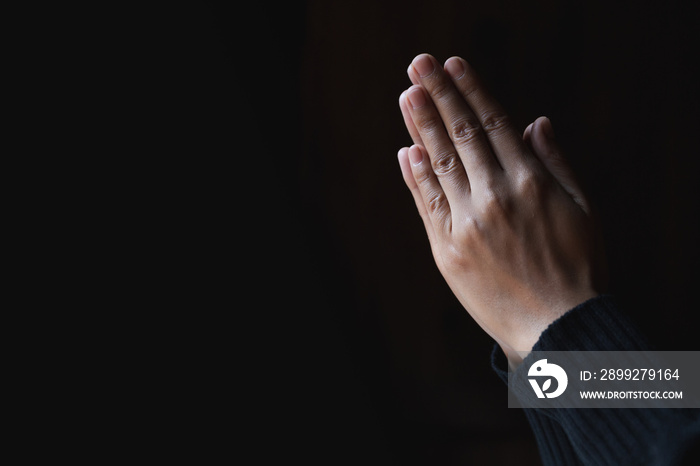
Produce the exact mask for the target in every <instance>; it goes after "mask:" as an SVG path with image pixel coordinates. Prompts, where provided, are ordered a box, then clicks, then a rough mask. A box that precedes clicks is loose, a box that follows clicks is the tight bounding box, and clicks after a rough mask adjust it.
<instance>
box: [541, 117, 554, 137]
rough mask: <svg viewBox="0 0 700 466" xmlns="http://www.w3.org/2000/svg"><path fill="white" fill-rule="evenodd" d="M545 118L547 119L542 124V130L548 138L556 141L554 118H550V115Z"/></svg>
mask: <svg viewBox="0 0 700 466" xmlns="http://www.w3.org/2000/svg"><path fill="white" fill-rule="evenodd" d="M544 118H545V120H547V121H546V122H544V124H543V125H542V132H543V133H544V135H545V136H547V139H549V140H550V141H554V128H552V120H550V119H549V118H548V117H544Z"/></svg>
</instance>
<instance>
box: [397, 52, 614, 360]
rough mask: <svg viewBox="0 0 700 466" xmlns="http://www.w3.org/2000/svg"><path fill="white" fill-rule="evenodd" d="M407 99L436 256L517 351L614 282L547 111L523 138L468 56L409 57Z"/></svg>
mask: <svg viewBox="0 0 700 466" xmlns="http://www.w3.org/2000/svg"><path fill="white" fill-rule="evenodd" d="M408 74H409V77H410V79H411V81H412V82H413V83H414V85H413V86H411V87H410V88H409V89H408V90H406V91H405V92H404V93H403V94H401V97H400V98H399V104H400V107H401V110H402V113H403V116H404V121H405V123H406V127H407V129H408V131H409V133H410V135H411V137H412V139H413V141H414V143H415V144H414V145H413V146H411V147H410V148H406V147H404V148H403V149H401V150H400V151H399V154H398V158H399V163H400V166H401V171H402V173H403V177H404V180H405V182H406V185H407V186H408V187H409V188H410V190H411V193H412V194H413V197H414V200H415V202H416V207H417V208H418V212H419V213H420V216H421V217H422V219H423V222H424V224H425V229H426V231H427V234H428V239H429V241H430V246H431V249H432V253H433V257H434V258H435V262H436V263H437V266H438V268H439V270H440V272H441V273H442V275H443V277H444V278H445V280H446V281H447V283H448V285H449V286H450V288H451V289H452V291H453V292H454V294H455V295H456V296H457V298H458V299H459V301H460V302H461V303H462V305H463V306H464V307H465V308H466V309H467V311H468V312H469V313H470V315H471V316H472V317H473V318H474V320H475V321H476V322H477V323H478V324H479V325H480V326H481V327H482V328H483V329H484V330H485V331H486V332H487V333H488V334H490V335H491V336H492V337H493V338H494V339H495V340H496V341H497V342H498V344H499V345H500V346H501V348H503V350H504V352H505V353H506V355H507V356H508V358H509V360H511V362H514V363H517V362H518V361H519V358H518V355H517V354H516V353H515V352H516V351H524V352H529V351H530V350H531V349H532V347H533V345H534V344H535V343H536V342H537V340H538V339H539V336H540V334H541V333H542V331H543V330H545V329H546V328H547V326H548V325H549V324H550V323H551V322H553V321H554V320H555V319H557V318H558V317H560V316H561V315H563V314H564V313H565V312H566V311H568V310H569V309H571V308H573V307H575V306H576V305H578V304H580V303H582V302H584V301H586V300H587V299H589V298H592V297H595V296H597V295H598V294H599V293H600V292H601V291H602V290H601V289H600V288H601V279H602V278H603V275H604V270H603V269H604V260H603V259H602V252H601V249H600V248H599V247H598V246H599V242H598V238H597V233H596V232H597V229H596V227H595V224H594V221H593V218H592V214H591V209H590V206H589V203H588V201H587V200H586V198H585V197H584V195H583V193H582V191H581V189H580V188H579V185H578V183H577V182H576V180H575V179H574V175H573V173H572V171H571V169H570V167H569V166H568V164H567V163H566V162H565V160H564V158H563V156H562V153H561V150H560V148H559V147H558V145H557V143H556V142H555V140H554V132H553V129H552V126H551V123H550V121H549V120H548V119H547V118H544V117H540V118H538V119H537V120H536V121H535V122H534V123H532V124H531V125H530V126H529V127H528V128H527V129H526V131H525V133H524V135H523V136H522V137H521V136H520V134H519V133H518V132H517V131H516V130H515V128H513V126H512V123H511V122H510V120H509V118H508V115H507V114H506V113H505V112H504V110H503V109H502V108H501V106H500V105H499V104H498V103H497V102H496V101H495V100H494V99H493V98H492V97H491V96H490V95H489V94H488V92H487V91H486V89H485V88H484V86H483V85H482V83H481V82H480V81H479V78H478V76H477V75H476V74H475V73H474V70H473V69H472V68H471V67H470V65H469V64H468V63H467V62H466V61H465V60H463V59H461V58H458V57H453V58H450V59H449V60H447V62H446V63H445V66H444V69H443V67H442V66H440V65H439V63H438V62H437V61H436V60H435V58H433V57H432V56H430V55H427V54H423V55H419V56H417V57H416V58H415V59H414V60H413V63H412V64H411V66H409V68H408Z"/></svg>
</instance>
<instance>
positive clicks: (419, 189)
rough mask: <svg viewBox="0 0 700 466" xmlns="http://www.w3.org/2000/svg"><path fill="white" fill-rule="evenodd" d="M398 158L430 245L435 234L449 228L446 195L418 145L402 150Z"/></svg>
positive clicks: (448, 207)
mask: <svg viewBox="0 0 700 466" xmlns="http://www.w3.org/2000/svg"><path fill="white" fill-rule="evenodd" d="M398 158H399V165H400V166H401V173H402V174H403V178H404V181H405V182H406V185H407V186H408V188H409V189H410V190H411V194H413V199H414V201H415V202H416V207H417V208H418V213H419V214H420V216H421V218H422V219H423V223H424V224H425V229H426V231H427V232H428V237H429V239H430V241H431V243H432V240H433V238H434V237H435V235H436V234H437V233H441V232H449V231H451V229H452V215H451V212H450V204H449V202H448V200H447V196H446V195H445V192H444V190H443V189H442V186H441V185H440V183H439V182H438V179H437V176H436V175H435V173H434V172H433V169H432V167H431V165H430V159H429V157H428V154H427V153H426V151H425V149H424V148H423V147H422V146H419V145H413V146H411V147H410V148H405V147H404V148H403V149H401V150H400V151H399V154H398Z"/></svg>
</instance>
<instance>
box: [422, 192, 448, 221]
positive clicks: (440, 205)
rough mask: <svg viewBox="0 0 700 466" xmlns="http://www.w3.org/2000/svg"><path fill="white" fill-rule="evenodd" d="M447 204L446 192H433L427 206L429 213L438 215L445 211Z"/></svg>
mask: <svg viewBox="0 0 700 466" xmlns="http://www.w3.org/2000/svg"><path fill="white" fill-rule="evenodd" d="M446 204H447V198H446V197H445V193H442V192H438V193H433V194H432V195H431V196H430V197H429V198H428V203H427V206H426V207H427V208H428V213H430V214H431V215H436V214H439V213H442V212H443V211H444V209H445V207H446Z"/></svg>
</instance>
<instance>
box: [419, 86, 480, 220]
mask: <svg viewBox="0 0 700 466" xmlns="http://www.w3.org/2000/svg"><path fill="white" fill-rule="evenodd" d="M406 103H407V107H408V109H409V113H410V116H411V119H412V120H413V123H414V124H415V126H416V128H417V130H418V133H419V134H420V137H421V139H422V140H423V142H424V144H425V146H424V148H425V149H426V150H427V152H428V154H430V157H429V160H426V163H428V164H429V165H431V166H432V171H433V172H434V176H436V181H437V180H439V184H440V185H441V186H442V189H443V190H444V193H445V195H446V196H447V199H448V201H449V202H450V204H451V205H454V206H455V207H458V208H459V207H462V206H464V200H465V196H466V195H468V193H469V190H470V187H469V180H468V178H467V173H466V172H465V170H464V166H463V165H462V162H461V161H460V156H459V154H458V153H457V150H456V149H455V146H454V144H453V143H452V141H451V140H450V137H449V136H448V135H447V132H446V130H445V126H444V125H443V122H442V119H441V118H440V114H439V113H438V111H437V109H436V108H435V105H434V104H433V101H432V100H431V99H430V97H429V96H428V95H427V94H426V92H425V90H424V89H423V88H422V87H421V86H412V87H411V88H409V89H408V91H406ZM409 155H410V153H409ZM426 159H428V157H426Z"/></svg>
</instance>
